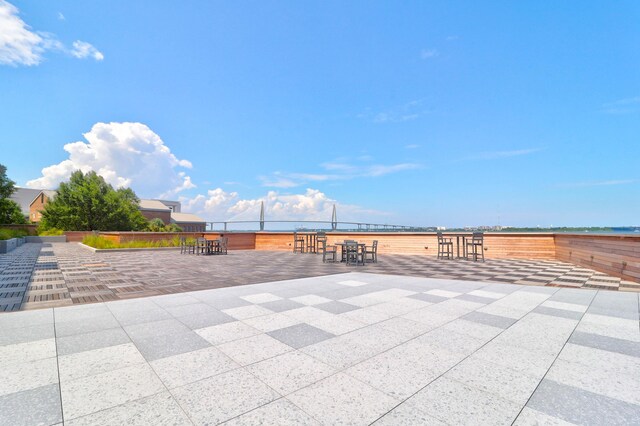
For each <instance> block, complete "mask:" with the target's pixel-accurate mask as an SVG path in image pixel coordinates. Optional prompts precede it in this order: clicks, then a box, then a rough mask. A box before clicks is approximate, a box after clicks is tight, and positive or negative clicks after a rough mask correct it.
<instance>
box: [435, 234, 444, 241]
mask: <svg viewBox="0 0 640 426" xmlns="http://www.w3.org/2000/svg"><path fill="white" fill-rule="evenodd" d="M436 235H437V236H438V242H440V241H442V239H443V236H442V232H436Z"/></svg>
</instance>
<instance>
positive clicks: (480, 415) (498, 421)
mask: <svg viewBox="0 0 640 426" xmlns="http://www.w3.org/2000/svg"><path fill="white" fill-rule="evenodd" d="M405 404H408V405H409V406H412V407H416V408H418V409H420V410H422V411H424V412H425V413H428V414H430V415H432V416H433V417H436V418H438V419H439V420H442V421H446V422H447V423H448V424H455V425H510V424H511V423H512V422H513V420H515V418H516V416H517V415H518V413H519V412H520V408H521V405H518V404H514V403H513V402H509V401H507V400H505V399H502V398H499V397H497V396H495V395H493V394H490V393H487V392H482V391H480V390H478V389H475V388H473V387H471V386H466V385H464V384H462V383H459V382H457V381H455V380H451V379H447V378H444V377H441V378H439V379H437V380H436V381H435V382H433V383H431V384H430V385H429V386H427V387H426V388H424V389H423V390H421V391H420V392H418V393H417V394H415V395H414V396H413V397H411V398H409V399H408V400H407V401H406V402H405Z"/></svg>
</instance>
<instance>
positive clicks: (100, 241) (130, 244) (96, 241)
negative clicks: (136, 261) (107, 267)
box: [82, 235, 188, 250]
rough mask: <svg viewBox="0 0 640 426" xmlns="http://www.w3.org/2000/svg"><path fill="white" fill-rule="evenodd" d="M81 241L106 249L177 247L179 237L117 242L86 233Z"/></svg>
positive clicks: (96, 247) (90, 245)
mask: <svg viewBox="0 0 640 426" xmlns="http://www.w3.org/2000/svg"><path fill="white" fill-rule="evenodd" d="M187 240H188V239H187ZM82 243H83V244H85V245H88V246H89V247H93V248H95V249H107V250H108V249H120V248H160V247H179V246H180V238H179V237H173V238H172V239H169V240H158V241H148V240H135V241H127V242H124V243H120V244H118V243H114V242H113V241H111V240H108V239H106V238H104V237H100V236H96V235H88V236H86V237H84V238H83V239H82Z"/></svg>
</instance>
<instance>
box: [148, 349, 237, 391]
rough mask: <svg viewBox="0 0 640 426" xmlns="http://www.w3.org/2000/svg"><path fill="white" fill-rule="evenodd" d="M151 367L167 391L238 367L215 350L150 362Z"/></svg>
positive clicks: (199, 351) (202, 350)
mask: <svg viewBox="0 0 640 426" xmlns="http://www.w3.org/2000/svg"><path fill="white" fill-rule="evenodd" d="M150 364H151V367H152V368H153V370H154V371H155V372H156V374H157V375H158V377H160V380H162V381H163V382H164V384H165V386H166V387H167V388H169V389H173V388H176V387H179V386H183V385H186V384H187V383H192V382H195V381H197V380H201V379H205V378H207V377H212V376H215V375H217V374H221V373H224V372H227V371H229V370H233V369H234V368H238V367H239V365H238V364H237V363H235V362H234V361H232V360H231V358H229V357H228V356H226V355H225V354H223V353H222V352H220V351H219V350H218V349H216V348H204V349H199V350H196V351H192V352H187V353H184V354H179V355H174V356H170V357H167V358H162V359H159V360H156V361H152V362H151V363H150Z"/></svg>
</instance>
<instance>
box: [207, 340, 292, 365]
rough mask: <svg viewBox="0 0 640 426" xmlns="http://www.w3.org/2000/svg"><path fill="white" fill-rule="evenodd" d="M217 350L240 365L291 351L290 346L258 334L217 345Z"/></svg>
mask: <svg viewBox="0 0 640 426" xmlns="http://www.w3.org/2000/svg"><path fill="white" fill-rule="evenodd" d="M217 348H218V349H220V350H221V351H222V352H223V353H225V354H226V355H227V356H228V357H229V358H231V359H232V360H234V361H235V362H237V363H238V364H240V365H249V364H253V363H254V362H258V361H262V360H265V359H267V358H272V357H274V356H276V355H280V354H283V353H285V352H290V351H292V350H293V348H291V346H288V345H285V344H284V343H282V342H280V341H278V340H276V339H274V338H273V337H270V336H267V335H266V334H258V335H256V336H251V337H245V338H244V339H239V340H234V341H233V342H227V343H223V344H221V345H218V346H217Z"/></svg>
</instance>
